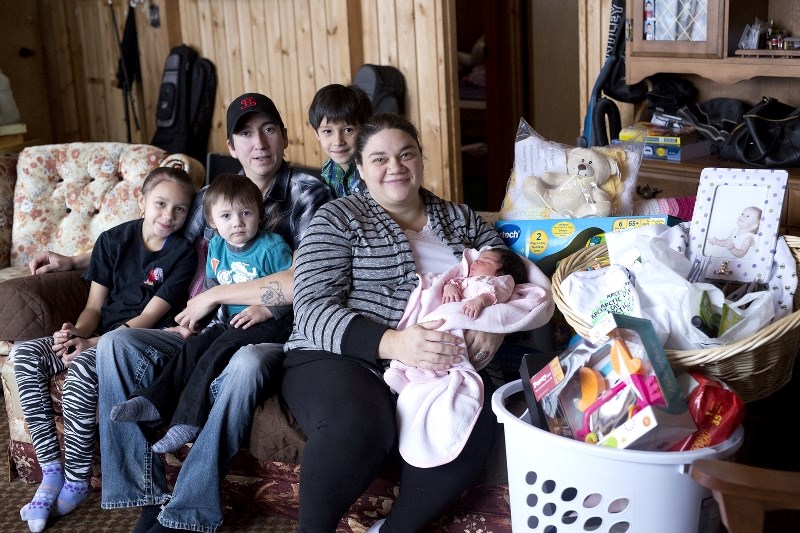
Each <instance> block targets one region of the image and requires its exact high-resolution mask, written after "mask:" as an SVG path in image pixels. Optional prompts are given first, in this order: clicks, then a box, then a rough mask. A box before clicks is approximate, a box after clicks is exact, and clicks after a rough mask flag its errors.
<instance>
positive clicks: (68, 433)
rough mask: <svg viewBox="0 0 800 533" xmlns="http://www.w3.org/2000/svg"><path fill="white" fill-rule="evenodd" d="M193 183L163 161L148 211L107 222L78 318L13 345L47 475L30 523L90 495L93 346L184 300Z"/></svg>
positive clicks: (149, 323) (152, 182)
mask: <svg viewBox="0 0 800 533" xmlns="http://www.w3.org/2000/svg"><path fill="white" fill-rule="evenodd" d="M194 193H195V191H194V186H193V184H192V182H191V179H190V178H189V176H188V174H186V172H185V171H183V170H180V169H175V168H164V167H159V168H157V169H155V170H153V171H152V172H150V174H149V175H148V176H147V178H146V179H145V181H144V183H143V184H142V194H141V196H140V197H139V200H138V201H139V207H140V209H141V210H142V213H143V215H142V218H140V219H137V220H132V221H130V222H125V223H123V224H120V225H119V226H116V227H114V228H111V229H109V230H107V231H104V232H103V233H101V234H100V237H99V238H98V239H97V242H96V243H95V246H94V249H93V251H92V258H91V261H90V263H89V267H88V269H87V270H86V272H85V273H84V274H83V277H84V278H85V279H87V280H88V281H91V287H90V289H89V298H88V300H87V302H86V307H84V309H83V311H82V312H81V315H80V316H79V317H78V320H77V321H76V322H75V323H74V324H73V323H71V322H66V323H65V324H64V325H63V326H62V327H61V329H60V330H58V331H56V332H55V333H53V336H52V337H43V338H41V339H35V340H31V341H26V342H23V343H21V344H19V345H18V346H16V347H15V348H14V350H13V351H12V357H13V359H14V374H15V376H16V380H17V387H18V389H19V398H20V405H21V407H22V412H23V414H24V415H25V422H26V423H27V424H28V428H29V429H30V432H31V440H32V442H33V448H34V450H35V452H36V457H37V459H38V460H39V464H40V465H41V467H42V483H41V486H40V487H39V489H38V490H37V491H36V494H34V496H33V500H31V502H30V503H28V504H27V505H25V506H24V507H22V509H20V516H21V518H22V519H23V520H26V521H27V522H28V527H29V528H30V530H31V531H33V532H38V531H42V530H43V529H44V528H45V526H46V524H47V518H48V516H49V515H50V514H53V515H54V516H58V515H63V514H66V513H69V512H70V511H72V510H73V509H74V508H75V507H76V506H77V505H79V504H80V503H81V502H82V501H83V500H84V499H86V497H87V496H88V495H89V491H90V488H91V487H90V484H89V482H90V479H91V475H92V458H93V455H94V447H95V431H96V410H97V372H96V367H95V357H96V349H97V348H96V346H97V342H98V339H99V338H100V335H102V334H103V333H105V332H107V331H110V330H112V329H114V328H117V327H126V328H158V327H164V326H165V325H167V324H168V323H169V321H170V320H171V318H172V317H173V316H174V315H175V314H176V313H177V312H178V311H180V310H181V309H183V307H184V305H185V303H186V298H187V293H188V288H189V283H190V282H191V280H192V276H193V275H194V273H195V270H196V268H197V255H196V253H195V250H194V247H193V246H192V245H191V244H190V243H189V241H188V240H186V239H185V238H184V237H183V235H182V231H181V230H182V228H183V224H184V222H185V221H186V217H187V214H188V213H189V208H190V207H191V205H192V200H193V198H194ZM65 369H66V370H67V377H66V380H65V382H64V391H63V417H64V464H63V466H62V463H61V452H60V449H59V443H58V438H57V433H56V422H55V416H54V412H53V406H52V402H51V399H50V395H49V390H50V380H51V378H52V377H53V376H54V375H56V374H57V373H59V372H61V371H63V370H65Z"/></svg>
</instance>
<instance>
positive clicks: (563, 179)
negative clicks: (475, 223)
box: [500, 119, 644, 220]
mask: <svg viewBox="0 0 800 533" xmlns="http://www.w3.org/2000/svg"><path fill="white" fill-rule="evenodd" d="M643 149H644V144H643V143H642V142H638V141H637V142H625V143H620V144H615V145H611V146H598V147H593V148H580V147H575V146H567V145H563V144H560V143H556V142H553V141H547V140H546V139H544V138H543V137H542V136H540V135H539V134H538V133H536V132H535V131H534V130H533V128H531V127H530V125H528V123H527V122H525V120H524V119H521V120H520V123H519V127H518V129H517V138H516V143H515V145H514V168H513V170H512V172H511V176H510V178H509V181H508V185H507V188H506V196H505V198H504V199H503V205H502V206H501V208H500V216H501V218H503V219H505V220H519V219H523V220H524V219H528V220H531V219H546V218H581V217H588V216H601V217H605V216H618V215H630V214H631V213H632V212H633V191H634V190H635V185H636V184H635V181H636V175H637V173H638V171H639V164H640V163H641V158H642V152H643Z"/></svg>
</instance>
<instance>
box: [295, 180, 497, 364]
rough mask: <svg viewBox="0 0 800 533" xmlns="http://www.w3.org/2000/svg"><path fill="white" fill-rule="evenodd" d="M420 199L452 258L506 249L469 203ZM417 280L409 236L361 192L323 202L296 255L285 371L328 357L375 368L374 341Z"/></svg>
mask: <svg viewBox="0 0 800 533" xmlns="http://www.w3.org/2000/svg"><path fill="white" fill-rule="evenodd" d="M420 194H421V195H422V197H423V198H424V200H425V204H426V208H427V212H428V221H429V222H430V224H431V227H432V228H433V231H434V232H435V233H436V235H438V236H439V237H440V238H441V239H442V240H443V241H444V242H445V243H446V244H447V245H448V246H449V247H450V248H451V249H452V250H453V255H454V256H455V257H456V259H457V260H460V259H461V254H462V252H463V251H464V249H465V248H476V249H480V248H482V247H483V246H500V247H505V244H504V243H503V240H502V239H501V238H500V236H499V234H498V233H497V231H495V229H494V227H493V226H491V225H490V224H488V223H486V222H485V221H484V220H483V219H481V218H480V217H479V216H478V215H477V213H475V212H474V211H473V210H472V209H470V208H469V207H468V206H466V205H463V204H456V203H453V202H449V201H446V200H442V199H441V198H439V197H437V196H436V195H434V194H433V193H431V192H430V191H427V190H425V189H421V191H420ZM418 281H419V280H418V278H417V276H416V273H415V268H414V257H413V255H412V253H411V244H410V242H409V241H408V238H407V237H406V235H405V233H404V232H403V230H402V229H400V226H398V225H397V224H396V223H395V222H394V220H392V218H391V217H390V216H389V215H388V213H387V212H386V211H385V210H384V209H383V208H382V207H381V206H380V205H379V204H378V203H377V202H375V200H373V198H372V197H371V196H370V195H369V193H368V192H366V193H362V194H357V195H351V196H346V197H343V198H339V199H337V200H334V201H332V202H328V203H326V204H324V205H323V206H322V207H320V209H319V210H318V211H317V213H316V214H315V216H314V218H313V219H312V220H311V224H310V225H309V228H308V231H307V233H306V235H305V236H304V237H303V240H302V241H301V242H300V247H299V248H298V250H297V262H296V265H295V272H294V327H293V331H292V335H291V337H290V338H289V341H288V342H287V343H286V345H285V349H286V351H287V359H286V366H294V365H296V364H299V363H302V362H305V361H308V360H309V358H320V357H333V356H335V355H344V356H346V357H352V358H358V359H359V360H361V361H362V362H365V363H367V364H369V365H371V366H376V365H377V364H378V363H377V362H376V355H377V352H378V345H379V343H380V339H381V336H382V335H383V333H384V332H385V331H386V329H388V328H394V327H396V326H397V324H398V323H399V321H400V318H401V317H402V315H403V310H404V309H405V306H406V302H407V301H408V298H409V295H410V294H411V291H412V290H413V289H414V288H415V287H416V286H417V284H418ZM309 350H313V352H310V351H309ZM321 352H329V353H327V354H326V353H321Z"/></svg>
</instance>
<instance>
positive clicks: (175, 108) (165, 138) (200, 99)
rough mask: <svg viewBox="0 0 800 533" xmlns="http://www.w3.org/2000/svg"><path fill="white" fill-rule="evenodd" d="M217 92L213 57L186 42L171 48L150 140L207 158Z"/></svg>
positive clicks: (169, 149)
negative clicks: (198, 51) (198, 53)
mask: <svg viewBox="0 0 800 533" xmlns="http://www.w3.org/2000/svg"><path fill="white" fill-rule="evenodd" d="M216 94H217V73H216V70H215V68H214V64H213V63H212V62H211V61H209V60H208V59H206V58H204V57H199V56H198V55H197V52H195V51H194V50H192V49H191V48H190V47H189V46H187V45H185V44H182V45H179V46H176V47H175V48H173V49H172V50H170V52H169V55H168V56H167V60H166V61H165V63H164V75H163V77H162V79H161V89H160V91H159V93H158V105H157V106H156V132H155V134H154V135H153V140H152V141H151V143H150V144H152V145H154V146H158V147H159V148H161V149H163V150H166V151H167V152H170V153H182V154H186V155H189V156H191V157H193V158H195V159H197V160H198V161H205V159H206V148H207V146H208V136H209V134H210V133H211V118H212V116H213V114H214V99H215V98H216Z"/></svg>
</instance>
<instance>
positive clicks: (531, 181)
mask: <svg viewBox="0 0 800 533" xmlns="http://www.w3.org/2000/svg"><path fill="white" fill-rule="evenodd" d="M618 173H619V168H618V166H617V163H616V161H614V160H613V159H610V158H609V157H607V156H606V155H604V154H602V153H600V152H598V151H596V150H592V149H591V148H580V147H578V148H572V149H571V150H569V152H568V153H567V172H566V174H564V173H561V172H546V173H545V174H544V175H542V176H541V177H535V176H531V177H529V178H528V179H527V180H525V183H524V184H523V186H522V194H523V195H524V196H525V198H527V200H528V201H529V202H531V204H533V205H534V206H542V207H546V208H549V209H552V210H553V211H554V212H555V213H557V214H558V215H559V216H561V217H564V218H583V217H590V216H597V217H607V216H610V215H611V198H610V197H609V196H608V194H607V193H606V192H605V191H604V190H603V189H601V188H600V185H602V184H603V183H604V182H605V181H606V180H608V179H609V178H611V177H612V176H614V175H616V174H618Z"/></svg>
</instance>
